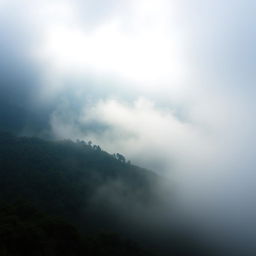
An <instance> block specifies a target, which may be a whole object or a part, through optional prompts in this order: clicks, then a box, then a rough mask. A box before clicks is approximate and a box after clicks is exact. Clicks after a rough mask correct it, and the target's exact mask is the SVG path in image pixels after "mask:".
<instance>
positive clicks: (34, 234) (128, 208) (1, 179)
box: [0, 132, 206, 256]
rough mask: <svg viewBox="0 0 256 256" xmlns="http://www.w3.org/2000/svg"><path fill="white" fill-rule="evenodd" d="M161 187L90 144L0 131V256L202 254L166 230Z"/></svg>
mask: <svg viewBox="0 0 256 256" xmlns="http://www.w3.org/2000/svg"><path fill="white" fill-rule="evenodd" d="M161 181H162V179H161V178H160V177H159V176H157V175H156V174H154V173H153V172H151V171H148V170H145V169H143V168H140V167H137V166H135V165H132V164H131V163H130V162H129V161H127V160H126V159H125V157H124V156H123V155H121V154H119V153H117V154H115V155H111V154H109V153H107V152H105V151H104V150H102V149H101V148H100V147H99V146H97V145H93V144H92V143H91V142H83V141H76V142H72V141H70V140H65V141H46V140H41V139H38V138H27V137H17V136H13V135H11V134H9V133H5V132H1V133H0V202H2V203H1V205H2V206H1V207H0V255H5V256H14V255H15V256H19V255H22V256H23V255H26V256H29V255H40V256H41V255H52V256H55V255H62V256H65V255H67V256H69V255H70V256H71V255H74V256H76V255H96V256H98V255H103V256H105V255H106V256H107V255H149V251H150V252H151V253H152V254H155V255H162V254H164V253H166V252H167V254H165V255H206V254H205V253H204V254H200V253H201V252H202V250H201V247H197V246H195V243H194V242H191V241H192V240H191V239H188V238H185V237H184V236H177V235H176V232H175V231H174V230H172V228H171V227H170V226H169V223H168V222H167V221H166V220H167V219H168V218H169V217H168V216H167V215H168V214H169V211H170V212H171V209H170V201H169V200H168V202H167V203H166V202H164V201H163V198H165V197H166V198H168V199H170V195H169V194H167V193H169V190H166V191H165V190H161V192H160V190H159V186H157V184H160V183H161ZM161 189H162V187H161ZM163 191H164V192H163ZM20 202H22V203H20ZM24 202H26V203H24ZM4 205H5V206H4ZM56 216H57V217H56ZM166 216H167V217H166ZM132 241H133V242H132ZM141 248H143V249H141ZM199 252H200V253H199ZM188 253H189V254H188ZM191 253H192V254H191Z"/></svg>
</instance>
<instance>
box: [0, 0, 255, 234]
mask: <svg viewBox="0 0 256 256" xmlns="http://www.w3.org/2000/svg"><path fill="white" fill-rule="evenodd" d="M255 10H256V2H255V1H253V0H243V1H242V0H234V1H228V0H224V1H223V0H222V1H220V0H216V1H210V0H206V1H202V0H179V1H174V0H155V1H154V0H147V1H146V0H94V1H92V0H90V1H89V0H84V1H82V0H72V1H71V0H70V1H68V0H44V1H43V0H31V1H29V0H27V1H26V0H11V1H10V0H8V1H7V0H0V75H1V77H0V80H1V83H0V86H1V88H0V89H1V97H0V98H1V99H2V103H1V118H2V120H3V122H4V121H5V119H6V118H8V117H9V116H13V119H14V120H12V118H11V117H10V119H11V121H10V120H8V121H9V123H8V125H10V124H12V123H14V124H15V125H16V124H17V123H19V122H18V121H17V120H19V119H22V118H23V117H24V118H23V119H24V120H25V121H23V122H21V124H20V123H19V125H20V132H21V133H22V134H30V133H33V132H34V130H33V129H34V127H37V128H38V126H39V127H41V125H42V124H43V125H42V127H43V129H41V130H40V132H39V134H40V135H43V134H45V133H47V134H48V133H49V131H50V132H51V133H52V134H53V135H54V136H55V137H56V138H61V139H62V138H71V139H77V138H79V139H85V140H92V141H93V142H94V143H95V144H99V145H101V146H102V147H103V148H104V149H106V150H108V151H110V152H120V153H123V154H125V155H126V156H127V158H129V159H131V160H132V162H134V163H137V164H140V165H142V166H145V167H148V168H151V169H154V170H156V171H158V172H160V173H164V174H165V175H168V176H169V177H170V178H171V179H173V180H175V182H177V184H179V185H178V187H179V188H180V190H181V193H184V196H185V197H187V196H189V197H193V196H194V197H195V198H196V200H197V201H199V202H202V201H201V200H203V202H205V201H207V202H208V205H207V207H208V206H209V205H211V206H212V207H213V208H214V209H215V208H216V207H215V206H216V204H217V205H218V206H221V207H223V205H225V207H226V208H227V209H229V210H230V209H232V210H231V212H233V213H234V218H236V219H235V220H236V221H237V220H239V221H241V222H243V225H245V220H248V219H249V220H252V216H253V214H254V213H255V208H254V204H255V199H254V197H253V195H254V193H255V189H254V188H255V185H256V184H255V183H256V182H255V181H254V180H255V177H256V174H255V153H256V149H255V134H254V133H255V128H256V122H255V107H256V106H255V105H256V104H255V102H254V95H255V82H256V81H255V80H256V78H255V77H256V76H255V58H256V50H255V45H256V34H255V26H256V18H255ZM3 102H4V103H3ZM16 111H20V113H21V114H20V113H19V114H17V115H15V113H16ZM31 120H32V121H31ZM33 120H34V121H33ZM28 123H29V125H28ZM47 130H48V131H47ZM37 134H38V129H37ZM209 195H213V196H209ZM199 198H200V199H199ZM209 198H211V200H213V201H217V203H216V204H214V203H209V200H210V199H209ZM208 209H209V208H208ZM214 209H211V208H210V210H213V211H214ZM210 210H209V211H210ZM215 210H216V209H215ZM222 210H223V208H222ZM249 212H250V214H249ZM240 215H241V216H243V218H242V217H241V216H240ZM247 215H250V216H247ZM248 222H249V221H248ZM250 231H252V230H250Z"/></svg>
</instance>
